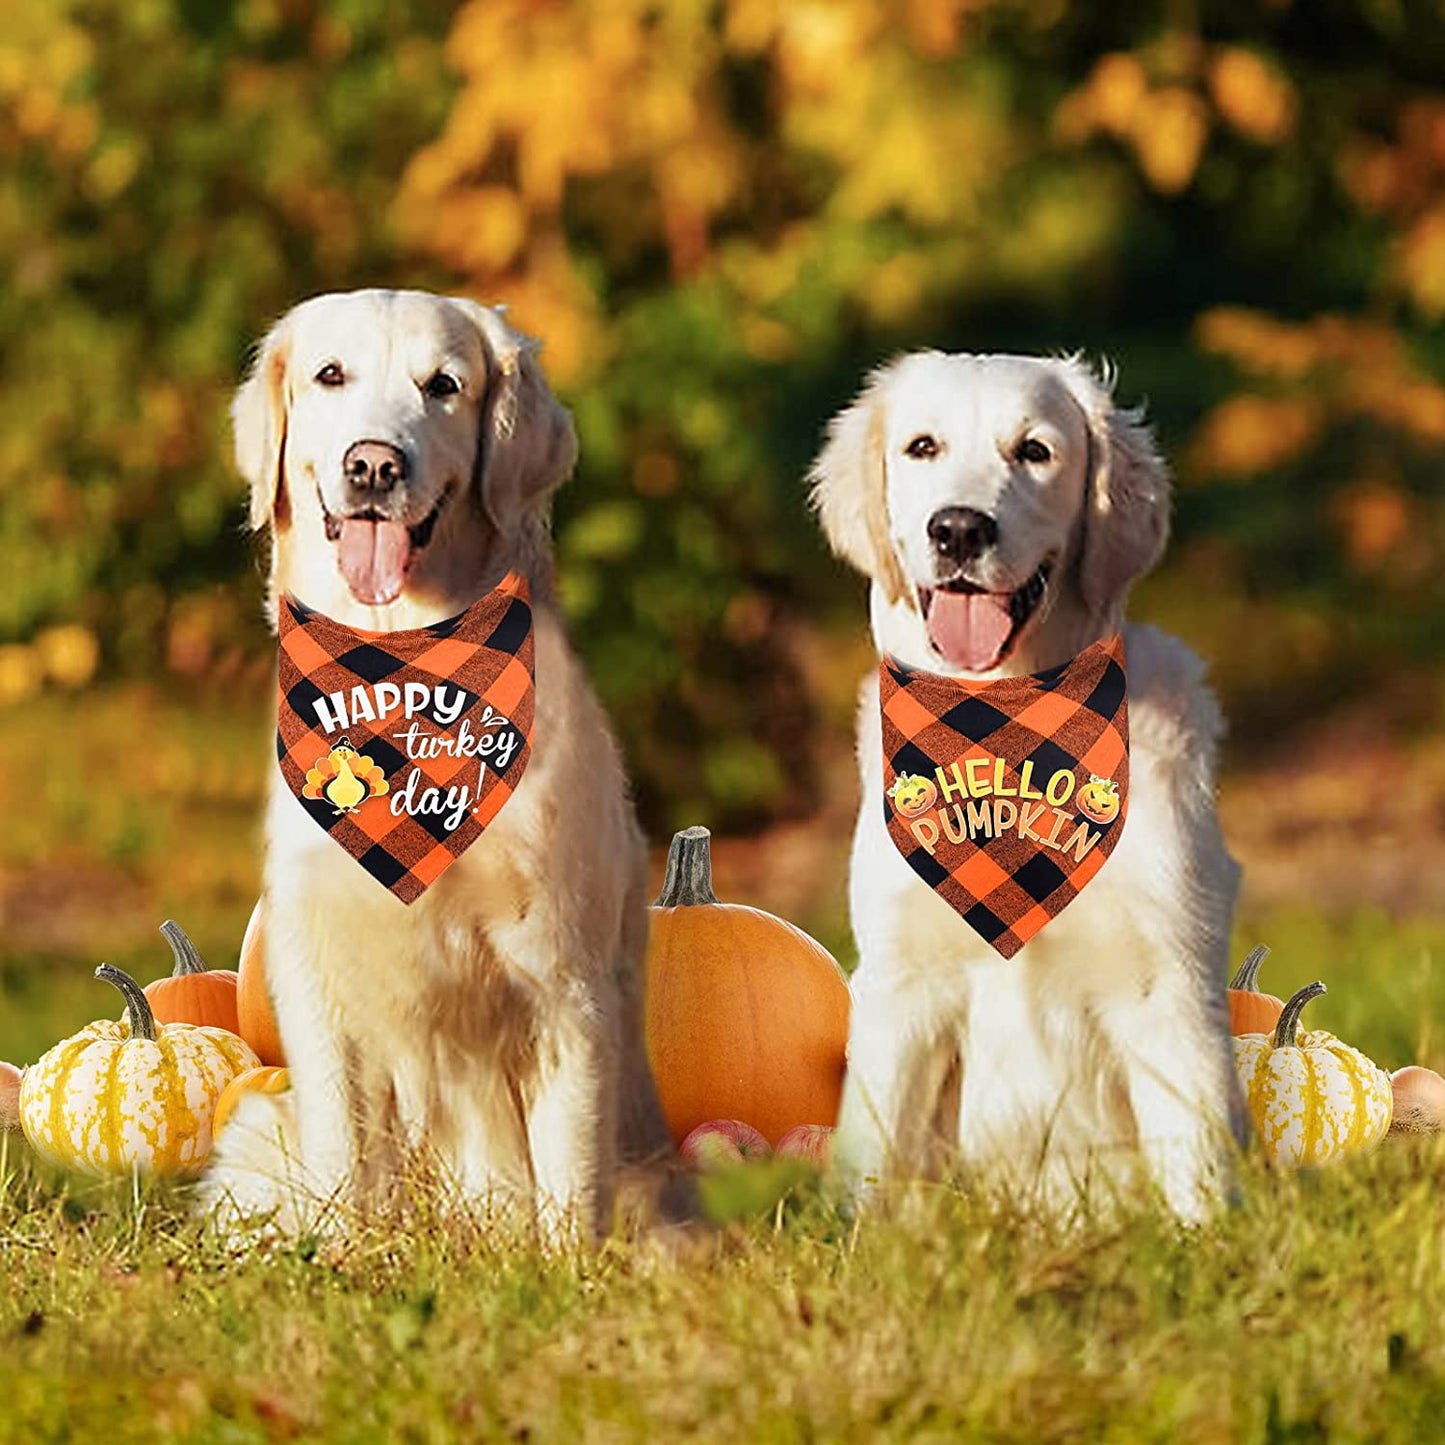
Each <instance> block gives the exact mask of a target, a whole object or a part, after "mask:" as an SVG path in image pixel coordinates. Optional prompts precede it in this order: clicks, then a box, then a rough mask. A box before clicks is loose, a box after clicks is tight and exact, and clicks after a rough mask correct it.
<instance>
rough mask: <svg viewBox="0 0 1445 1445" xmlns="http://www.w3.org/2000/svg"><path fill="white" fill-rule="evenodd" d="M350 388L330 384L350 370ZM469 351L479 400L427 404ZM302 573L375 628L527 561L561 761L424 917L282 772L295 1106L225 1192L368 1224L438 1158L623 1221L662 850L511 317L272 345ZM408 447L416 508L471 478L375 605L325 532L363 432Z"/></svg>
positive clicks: (509, 808) (482, 585)
mask: <svg viewBox="0 0 1445 1445" xmlns="http://www.w3.org/2000/svg"><path fill="white" fill-rule="evenodd" d="M332 361H336V362H339V363H340V364H342V365H343V367H344V371H345V374H346V377H347V381H346V385H345V386H342V387H339V388H324V387H321V386H320V385H318V384H317V382H316V381H315V380H314V378H315V376H316V373H317V372H318V370H319V369H320V368H321V367H323V366H324V365H326V364H327V363H328V362H332ZM441 369H445V370H446V371H447V372H448V373H449V374H451V375H453V376H454V377H456V378H457V380H458V381H459V382H460V386H461V389H460V392H459V394H458V395H456V396H455V397H450V398H436V397H428V396H427V395H426V394H425V392H424V390H423V387H424V385H425V382H426V380H427V378H428V377H430V376H432V375H433V374H434V373H435V372H436V371H438V370H441ZM234 415H235V430H236V456H237V461H238V464H239V466H240V469H241V470H242V472H243V473H244V474H245V476H246V477H247V479H248V480H249V482H250V484H251V488H252V508H251V517H252V522H253V524H254V525H255V526H256V527H258V528H260V527H263V526H266V525H268V524H269V525H270V526H271V528H272V549H271V550H272V562H271V569H270V584H271V590H270V608H271V612H272V617H273V620H274V608H275V597H276V593H277V592H278V591H281V590H285V591H290V592H293V593H295V594H296V595H297V596H298V597H299V598H300V599H301V600H302V601H304V602H305V603H306V604H307V605H308V606H311V607H313V608H316V609H319V610H320V611H321V612H323V613H325V614H327V615H328V616H331V617H334V618H337V619H340V620H341V621H344V622H346V623H349V624H352V625H354V626H358V627H362V628H368V629H388V630H389V629H396V628H412V627H418V626H423V625H426V624H429V623H432V622H436V621H439V620H441V619H443V618H446V617H450V616H452V615H454V614H456V613H457V612H460V611H462V610H463V609H464V608H465V607H467V606H468V605H469V604H470V603H471V602H473V601H474V600H475V599H476V598H477V597H478V596H480V595H481V594H482V593H483V592H485V591H487V590H488V589H490V588H491V587H493V586H495V585H496V584H497V583H498V582H499V581H500V580H501V578H502V577H503V576H504V575H505V574H506V572H507V571H508V570H509V569H510V568H514V567H515V568H519V569H521V570H522V571H523V572H525V573H526V574H527V576H528V577H529V578H530V581H531V585H532V594H533V607H534V615H535V637H536V684H537V724H536V735H535V742H534V751H533V754H532V758H531V761H530V763H529V765H528V768H527V771H526V773H525V775H524V776H523V779H522V781H521V783H520V785H519V786H518V789H517V792H516V794H515V796H514V797H513V798H512V799H511V800H510V801H509V802H508V803H507V804H506V806H505V807H504V808H503V809H502V811H501V812H500V813H499V814H498V816H497V818H496V819H495V821H494V822H493V823H492V824H491V825H490V826H489V827H488V829H487V830H486V832H485V833H484V834H483V836H482V837H481V838H480V839H479V840H478V841H477V842H476V843H474V844H473V845H472V846H471V847H470V848H469V849H468V850H467V851H466V852H465V853H464V854H463V855H462V856H461V858H460V859H459V860H458V861H457V862H456V863H455V864H453V866H452V867H451V868H450V869H449V870H448V871H447V872H446V873H445V874H444V875H443V876H442V877H441V878H440V879H439V880H438V881H437V882H436V883H435V884H434V885H433V886H432V887H431V888H430V889H429V890H428V891H427V892H426V893H425V894H424V895H423V896H422V897H421V898H420V899H418V900H417V901H416V902H415V903H413V904H412V905H410V906H409V907H408V906H406V905H404V904H402V903H401V902H400V901H398V900H397V899H396V898H394V897H393V896H392V895H391V894H390V893H389V892H387V890H385V889H384V888H383V887H382V886H381V885H380V884H379V883H377V882H376V880H375V879H373V878H372V877H371V876H370V875H368V874H367V873H366V872H365V871H364V870H363V869H361V868H360V867H358V865H357V864H356V863H355V861H353V859H351V858H350V857H349V856H347V854H346V853H344V852H343V851H342V849H341V848H339V847H338V846H337V845H336V844H335V843H334V842H332V841H331V839H330V838H328V837H327V836H326V835H325V834H324V833H323V832H322V830H321V829H319V828H318V827H317V826H316V824H315V823H314V822H313V821H312V820H311V819H310V818H309V817H308V816H307V815H306V814H305V812H304V811H303V809H302V807H301V805H300V803H299V802H298V801H297V799H296V798H295V797H294V796H293V795H292V794H291V792H290V791H289V789H288V788H287V787H286V785H285V784H284V782H283V780H282V778H281V776H280V773H279V771H278V770H273V774H272V785H271V791H270V801H269V804H268V806H267V810H266V823H265V830H266V860H265V890H266V898H267V908H268V924H267V936H266V943H267V947H266V966H267V971H268V975H269V978H270V981H271V985H272V990H273V994H274V998H275V1004H276V1012H277V1018H278V1022H279V1026H280V1031H281V1037H282V1040H283V1043H284V1045H285V1049H286V1053H287V1057H288V1059H289V1060H290V1065H291V1069H292V1073H293V1076H294V1083H295V1088H294V1093H293V1095H292V1096H290V1097H287V1096H279V1097H275V1098H263V1097H260V1096H255V1097H250V1098H248V1099H246V1100H245V1101H244V1102H243V1105H242V1107H241V1109H240V1111H239V1112H238V1114H237V1115H236V1118H235V1120H234V1123H233V1124H232V1126H231V1127H230V1128H228V1130H227V1132H226V1134H225V1136H224V1137H223V1139H222V1141H221V1144H220V1146H219V1149H218V1152H217V1157H216V1161H215V1164H214V1167H213V1168H212V1169H211V1171H210V1173H209V1176H208V1178H207V1179H206V1181H205V1184H204V1186H203V1188H204V1196H205V1200H206V1203H207V1205H208V1207H209V1208H211V1209H212V1210H214V1211H215V1212H216V1213H217V1215H218V1217H220V1218H221V1219H222V1220H223V1221H224V1222H226V1223H228V1224H230V1225H233V1226H241V1225H245V1224H247V1223H248V1222H252V1223H253V1222H256V1221H258V1220H264V1221H267V1222H268V1223H269V1224H270V1226H271V1227H272V1228H280V1229H282V1230H286V1231H289V1232H296V1231H298V1230H302V1229H311V1228H326V1227H328V1226H330V1227H332V1228H341V1227H344V1222H345V1220H346V1219H347V1218H348V1217H351V1214H352V1211H356V1210H359V1211H361V1212H369V1211H374V1210H379V1209H382V1208H386V1207H388V1206H390V1205H393V1204H395V1203H396V1202H398V1201H397V1198H396V1196H397V1193H398V1191H399V1190H402V1189H404V1188H405V1186H406V1182H407V1181H408V1180H411V1179H414V1178H416V1177H418V1171H419V1170H421V1169H423V1168H425V1169H430V1170H431V1171H433V1172H434V1173H439V1174H440V1176H441V1177H442V1179H443V1180H444V1182H445V1184H446V1186H447V1187H448V1189H449V1190H450V1193H451V1195H452V1197H453V1198H454V1199H456V1200H459V1201H461V1202H463V1203H464V1204H465V1205H466V1206H468V1207H469V1208H471V1209H472V1210H474V1211H475V1212H477V1213H479V1214H483V1215H485V1216H487V1217H489V1218H497V1217H504V1218H506V1219H507V1220H508V1222H509V1223H511V1224H520V1225H522V1226H523V1227H530V1226H531V1224H532V1223H533V1222H534V1221H535V1222H536V1223H538V1224H540V1226H541V1228H542V1230H543V1233H544V1235H545V1236H546V1237H547V1238H550V1239H553V1240H568V1239H575V1238H586V1237H591V1236H595V1235H596V1234H598V1233H599V1232H601V1231H603V1230H605V1229H606V1228H607V1226H608V1224H609V1221H610V1218H611V1206H612V1194H613V1186H614V1177H615V1171H616V1167H617V1160H618V1146H619V1133H620V1132H625V1133H626V1135H627V1140H628V1144H629V1147H630V1148H631V1149H632V1151H633V1152H639V1153H644V1152H647V1151H648V1150H650V1149H653V1148H655V1147H657V1146H659V1145H661V1144H662V1143H663V1142H664V1139H665V1135H664V1134H663V1132H662V1126H661V1120H660V1115H659V1113H658V1110H657V1105H656V1100H655V1098H654V1095H653V1090H652V1083H651V1078H650V1075H649V1072H648V1069H647V1064H646V1060H645V1057H644V1053H643V1047H642V1038H641V1027H640V1008H641V967H642V952H643V949H644V946H645V940H646V929H647V916H646V903H647V899H646V894H645V877H644V869H645V855H644V850H643V842H642V838H641V835H640V833H639V830H638V828H637V824H636V822H635V820H634V817H633V812H632V807H631V803H630V801H629V798H628V794H627V788H626V783H625V779H624V776H623V769H622V764H621V761H620V758H619V755H618V750H617V748H616V745H615V744H614V742H613V739H612V735H611V731H610V729H609V727H608V723H607V719H606V718H605V717H604V715H603V712H602V709H601V707H600V706H599V704H598V702H597V699H596V698H595V696H594V695H593V693H592V691H591V688H590V687H589V685H588V683H587V681H586V679H585V678H584V677H583V674H582V670H581V668H580V666H579V665H578V662H577V660H576V658H575V656H574V655H573V653H572V651H571V649H570V647H569V645H568V643H567V640H566V637H565V636H564V633H563V628H562V624H561V621H560V618H559V616H558V613H557V610H556V607H555V604H554V601H553V596H552V589H551V563H550V547H549V542H548V529H547V499H548V497H549V495H550V493H551V492H552V491H553V489H554V488H555V487H556V486H557V485H558V484H559V483H561V482H562V481H563V480H564V479H565V478H566V476H567V474H568V473H569V472H570V471H571V468H572V464H573V461H574V458H575V454H576V447H575V442H574V439H573V433H572V426H571V422H570V419H569V418H568V416H567V414H566V412H565V411H563V409H562V408H561V407H560V406H559V405H558V404H557V402H556V401H555V400H554V399H553V397H552V395H551V393H550V391H549V390H548V389H547V386H546V383H545V381H544V380H543V378H542V373H541V370H540V367H539V366H538V364H537V360H536V356H535V349H534V345H533V343H531V342H530V341H528V340H527V339H525V338H524V337H522V336H521V335H520V334H518V333H517V332H516V331H514V330H512V329H511V328H510V327H509V326H508V325H507V324H506V322H505V321H504V320H503V319H502V317H501V316H500V314H499V313H497V312H495V311H492V310H489V309H487V308H485V307H482V306H479V305H477V304H476V303H474V302H471V301H466V300H460V299H455V298H442V297H435V296H430V295H427V294H424V293H419V292H385V291H369V292H357V293H353V294H348V295H333V296H323V297H319V298H316V299H314V300H312V301H308V302H306V303H304V304H303V305H301V306H298V307H297V308H296V309H295V310H294V311H292V312H291V313H290V314H289V315H288V316H286V317H285V318H284V319H283V320H282V321H281V322H280V323H279V324H278V325H277V326H276V327H275V329H274V330H273V331H272V332H271V333H270V335H269V336H268V337H267V338H266V340H265V342H264V343H263V345H262V347H261V349H260V353H259V356H258V358H257V361H256V365H255V368H254V370H253V372H252V374H251V376H250V377H249V379H248V380H247V381H246V383H245V385H244V386H243V387H242V388H241V390H240V392H239V394H238V396H237V398H236V405H235V412H234ZM360 440H381V441H387V442H391V443H393V444H395V445H397V446H400V447H401V448H402V449H403V450H404V451H405V452H406V453H407V456H408V458H409V459H410V463H411V476H410V479H409V481H408V482H407V483H406V484H405V485H406V487H407V489H408V491H407V506H406V513H405V515H406V517H407V519H408V520H409V521H416V520H419V519H420V518H422V517H423V516H425V515H426V513H427V512H428V511H429V510H430V509H431V508H432V507H433V506H434V505H435V504H436V502H437V500H438V499H439V498H443V497H445V498H446V500H445V503H444V506H443V510H442V512H441V514H440V517H439V520H438V522H437V525H436V529H435V532H434V534H433V536H432V539H431V541H430V543H429V545H427V546H426V547H425V549H424V550H423V551H422V552H421V553H420V554H419V555H418V556H417V557H416V559H415V563H414V565H413V567H412V570H411V572H410V573H409V575H408V578H407V584H406V587H405V590H404V591H403V593H402V595H401V596H400V597H399V598H398V599H397V600H396V601H395V602H393V603H391V604H389V605H386V606H381V607H373V606H364V605H362V604H361V603H359V602H358V601H356V599H355V598H354V597H353V595H352V593H351V590H350V589H349V588H348V586H347V583H346V581H345V579H344V578H343V576H342V574H341V572H340V570H339V568H338V564H337V558H336V546H335V544H334V543H332V542H329V541H328V540H327V538H326V535H325V531H324V518H323V511H322V507H323V503H324V504H325V505H326V506H327V507H328V509H329V510H331V511H333V512H336V511H338V510H339V509H340V507H341V505H342V503H341V492H340V488H341V481H342V479H341V475H340V464H341V457H342V455H343V453H344V452H345V451H346V449H347V447H349V446H350V445H351V444H352V443H353V442H356V441H360Z"/></svg>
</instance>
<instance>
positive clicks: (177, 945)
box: [161, 918, 210, 978]
mask: <svg viewBox="0 0 1445 1445" xmlns="http://www.w3.org/2000/svg"><path fill="white" fill-rule="evenodd" d="M161 932H162V933H163V934H164V935H165V939H166V942H167V943H169V944H170V946H171V954H172V956H173V957H174V958H175V960H176V964H175V967H174V968H173V969H172V970H171V977H172V978H184V977H185V976H186V975H187V974H188V973H208V972H210V970H209V969H208V968H207V967H206V960H205V959H204V958H202V957H201V955H200V952H199V951H198V950H197V948H196V945H195V944H194V943H192V942H191V940H190V938H189V937H188V936H187V934H186V930H185V929H184V928H182V927H181V925H180V924H179V923H176V922H174V921H173V920H172V919H169V918H168V919H166V921H165V922H164V923H163V924H161Z"/></svg>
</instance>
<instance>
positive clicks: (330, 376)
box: [316, 361, 346, 386]
mask: <svg viewBox="0 0 1445 1445" xmlns="http://www.w3.org/2000/svg"><path fill="white" fill-rule="evenodd" d="M345 380H346V373H345V372H344V371H342V369H341V364H340V363H339V362H336V361H328V362H327V363H326V365H325V366H323V367H322V368H321V370H320V371H318V372H317V373H316V381H317V382H318V383H319V384H320V385H321V386H340V385H341V384H342V383H343V382H344V381H345Z"/></svg>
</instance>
